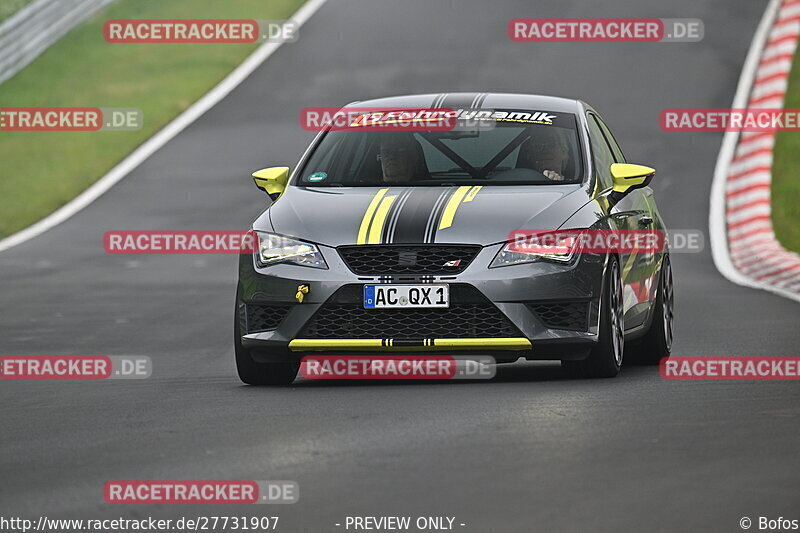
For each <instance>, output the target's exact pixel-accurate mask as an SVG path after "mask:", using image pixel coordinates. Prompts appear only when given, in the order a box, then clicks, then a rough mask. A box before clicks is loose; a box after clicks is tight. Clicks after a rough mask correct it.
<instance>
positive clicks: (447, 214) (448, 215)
mask: <svg viewBox="0 0 800 533" xmlns="http://www.w3.org/2000/svg"><path fill="white" fill-rule="evenodd" d="M471 188H472V187H470V186H469V185H462V186H461V187H459V188H458V190H457V191H456V192H455V193H453V196H451V197H450V200H449V201H448V202H447V207H445V208H444V214H442V220H441V222H439V229H446V228H449V227H450V226H452V225H453V218H454V217H455V216H456V210H457V209H458V206H459V205H461V201H462V200H463V199H464V196H466V195H467V192H468V191H469V190H470V189H471Z"/></svg>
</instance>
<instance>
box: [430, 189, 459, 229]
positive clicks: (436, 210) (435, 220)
mask: <svg viewBox="0 0 800 533" xmlns="http://www.w3.org/2000/svg"><path fill="white" fill-rule="evenodd" d="M455 191H456V188H455V187H450V188H449V189H448V190H445V191H442V194H441V195H440V196H439V200H438V201H437V202H436V205H435V206H434V207H433V211H431V216H430V218H428V227H427V228H426V229H425V242H434V241H435V240H436V231H437V227H438V226H439V220H441V218H442V213H444V206H445V205H447V201H448V200H449V199H450V197H451V196H452V195H453V193H454V192H455Z"/></svg>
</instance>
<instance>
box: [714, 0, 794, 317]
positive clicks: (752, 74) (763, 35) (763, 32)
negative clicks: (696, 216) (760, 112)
mask: <svg viewBox="0 0 800 533" xmlns="http://www.w3.org/2000/svg"><path fill="white" fill-rule="evenodd" d="M781 4H782V0H770V2H769V5H768V6H767V9H766V10H765V12H764V15H763V16H762V17H761V21H760V22H759V24H758V28H757V29H756V33H755V36H754V37H753V41H752V43H751V44H750V50H749V51H748V52H747V58H746V59H745V62H744V67H743V68H742V73H741V75H740V77H739V83H738V85H737V88H736V95H735V96H734V98H733V104H731V108H734V109H744V108H747V107H748V103H749V101H750V97H751V93H752V92H753V91H752V89H753V85H754V82H755V79H756V75H757V74H760V76H761V77H764V76H766V75H769V74H774V73H776V72H780V68H779V67H775V66H772V65H770V66H769V67H765V68H763V69H759V66H760V64H761V59H762V57H767V56H769V57H772V56H775V55H779V53H787V52H794V51H795V46H794V44H793V43H785V42H784V43H780V44H779V45H778V46H773V47H770V50H768V53H767V54H765V53H764V47H765V45H766V44H767V40H768V39H770V38H771V37H772V38H774V37H775V36H776V35H777V36H783V35H785V34H786V33H787V30H786V29H785V28H784V26H783V25H781V26H780V27H779V28H778V30H777V31H776V34H773V35H771V30H772V29H773V26H774V24H775V21H776V19H777V18H778V15H779V10H780V8H781ZM796 10H798V6H797V5H794V6H791V7H789V8H787V9H786V10H784V11H783V13H784V14H786V13H787V12H788V13H790V14H791V13H794V12H795V11H796ZM787 63H788V65H787ZM781 65H782V67H783V68H784V69H788V67H789V66H790V65H791V62H790V61H783V62H782V63H781ZM778 85H779V86H780V85H781V84H778ZM762 94H763V93H762ZM782 100H783V98H782V97H780V98H777V99H774V101H773V99H770V100H767V101H764V102H762V103H760V104H759V105H757V106H751V107H767V104H769V105H770V106H775V107H777V106H782V105H783V101H782ZM742 137H744V138H747V137H750V136H748V135H744V136H742ZM739 139H740V135H739V133H738V132H735V131H727V132H725V134H724V136H723V138H722V146H721V147H720V151H719V155H718V156H717V164H716V167H715V168H714V180H713V182H712V185H711V198H710V205H709V217H708V226H709V240H710V241H711V254H712V256H713V258H714V264H715V265H716V267H717V270H719V272H720V273H721V274H722V275H723V276H725V277H726V278H727V279H728V280H730V281H732V282H733V283H736V284H738V285H743V286H746V287H753V288H758V289H764V290H767V291H770V292H774V293H776V294H779V295H781V296H785V297H786V298H790V299H793V300H796V301H798V302H800V293H797V292H794V291H791V290H787V289H785V288H783V287H778V286H775V285H772V284H769V283H764V282H761V281H757V280H755V279H753V278H750V277H749V276H747V275H744V274H743V273H742V272H740V271H739V270H738V269H737V268H736V266H735V265H734V263H733V261H732V259H731V255H730V249H729V243H728V233H727V227H726V220H727V216H726V209H727V206H726V192H727V191H728V190H731V184H730V183H729V181H728V176H729V175H730V174H731V162H732V160H733V158H734V155H736V151H737V144H738V142H739ZM758 145H759V146H760V147H764V146H768V147H770V148H771V147H772V145H773V142H772V139H770V140H768V141H764V140H761V141H758ZM751 150H752V149H751V148H750V147H749V146H748V147H747V151H745V152H743V153H747V152H749V151H751ZM743 166H744V165H743ZM770 180H771V174H770V173H767V176H760V175H759V176H754V178H750V179H748V178H744V179H743V180H741V182H737V186H743V185H745V184H747V183H750V182H753V183H758V182H766V183H769V181H770ZM740 205H741V204H740ZM771 227H772V226H771V224H768V228H769V231H768V232H767V233H766V235H769V236H771V235H772V231H771ZM732 233H734V234H735V233H737V232H736V231H735V230H734V231H733V232H732ZM760 238H763V237H760ZM741 242H742V241H739V242H737V243H736V244H737V245H739V244H740V243H741ZM754 244H756V245H757V244H759V242H758V241H757V240H756V241H754ZM776 244H777V243H776ZM778 248H780V247H779V246H778ZM740 253H741V252H740ZM778 253H781V254H782V253H784V252H783V251H782V250H781V252H776V254H775V255H777V254H778Z"/></svg>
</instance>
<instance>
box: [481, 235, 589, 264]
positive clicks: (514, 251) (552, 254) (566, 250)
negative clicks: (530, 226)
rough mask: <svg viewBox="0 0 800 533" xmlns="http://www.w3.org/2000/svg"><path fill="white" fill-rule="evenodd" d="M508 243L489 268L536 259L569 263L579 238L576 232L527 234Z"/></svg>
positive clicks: (534, 260)
mask: <svg viewBox="0 0 800 533" xmlns="http://www.w3.org/2000/svg"><path fill="white" fill-rule="evenodd" d="M526 237H527V238H518V239H515V240H513V241H511V242H508V243H506V245H505V246H503V247H502V248H501V249H500V251H499V252H497V255H496V256H495V257H494V259H493V260H492V263H491V264H490V265H489V268H496V267H503V266H510V265H519V264H522V263H533V262H536V261H555V262H556V263H569V262H570V261H572V258H573V257H575V250H576V249H577V247H578V243H579V239H578V235H577V234H575V233H568V234H558V233H554V232H546V233H544V234H538V235H537V234H532V235H527V236H526Z"/></svg>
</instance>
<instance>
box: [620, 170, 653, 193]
mask: <svg viewBox="0 0 800 533" xmlns="http://www.w3.org/2000/svg"><path fill="white" fill-rule="evenodd" d="M655 173H656V169H654V168H650V167H646V166H644V165H632V164H630V163H614V164H613V165H611V177H612V178H613V180H614V192H616V193H621V194H625V193H627V192H628V191H630V190H633V189H638V188H640V187H645V186H647V185H648V184H649V183H650V181H652V179H653V176H654V175H655Z"/></svg>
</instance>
